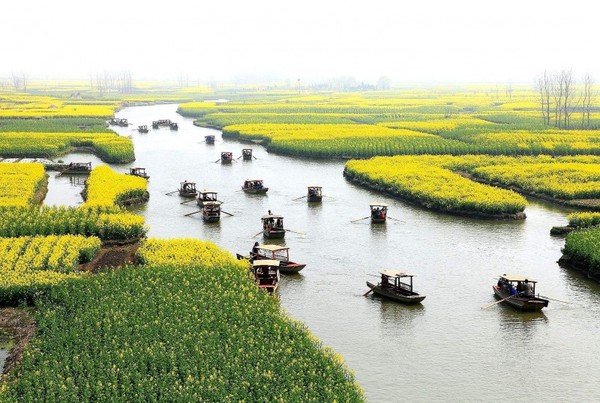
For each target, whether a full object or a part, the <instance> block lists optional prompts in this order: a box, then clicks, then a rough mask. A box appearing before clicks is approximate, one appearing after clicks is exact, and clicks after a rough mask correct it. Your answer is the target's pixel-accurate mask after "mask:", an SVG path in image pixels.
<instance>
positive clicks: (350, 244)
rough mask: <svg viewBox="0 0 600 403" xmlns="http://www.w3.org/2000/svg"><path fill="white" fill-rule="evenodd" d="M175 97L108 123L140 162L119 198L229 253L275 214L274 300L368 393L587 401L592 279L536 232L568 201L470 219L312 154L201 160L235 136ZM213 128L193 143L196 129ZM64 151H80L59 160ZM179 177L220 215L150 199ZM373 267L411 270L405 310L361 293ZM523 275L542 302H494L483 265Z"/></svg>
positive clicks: (152, 221)
mask: <svg viewBox="0 0 600 403" xmlns="http://www.w3.org/2000/svg"><path fill="white" fill-rule="evenodd" d="M175 111H176V105H157V106H143V107H130V108H125V109H123V110H121V111H120V112H118V113H117V117H124V118H127V119H129V122H130V123H132V124H133V126H130V127H128V128H115V130H116V131H117V132H118V133H119V134H121V135H130V136H131V137H132V139H133V141H134V143H135V150H136V156H137V160H136V162H135V163H134V164H128V165H114V166H113V168H114V169H115V170H116V171H119V172H127V171H128V168H129V167H131V166H140V167H145V168H146V170H147V172H148V174H149V175H150V181H149V185H148V187H149V192H150V201H149V202H148V204H147V205H145V206H141V207H137V208H136V209H134V211H136V212H137V213H139V214H142V215H143V216H144V217H145V219H146V222H147V224H148V225H149V226H150V231H149V234H148V235H149V237H157V238H181V237H190V238H201V239H208V240H211V241H213V242H215V243H216V244H217V245H219V246H221V247H223V248H225V249H227V250H229V251H231V252H232V253H236V252H237V253H247V252H248V251H249V250H250V249H251V247H252V245H253V243H254V242H255V241H257V240H258V241H262V237H254V235H255V234H256V233H257V232H259V231H260V230H261V223H260V217H261V216H262V215H263V214H266V212H267V211H268V210H272V211H273V213H278V214H282V215H283V216H284V217H285V225H286V227H287V228H288V229H290V230H294V231H296V232H301V233H305V235H301V234H296V233H288V234H287V235H286V238H285V241H284V243H285V245H287V246H289V247H290V257H291V259H292V260H294V261H298V262H304V263H307V266H306V268H305V269H304V270H303V271H302V272H301V274H299V275H296V276H284V277H283V279H282V283H281V286H280V289H279V294H280V297H281V305H282V307H283V308H284V309H285V311H287V312H288V313H289V314H290V315H291V316H292V317H294V318H296V319H298V320H301V321H303V322H305V323H306V324H307V326H308V327H309V328H310V330H311V331H312V332H313V333H314V334H315V335H316V336H317V337H318V338H319V339H320V340H322V342H323V344H325V345H328V346H331V347H332V348H333V349H334V350H335V351H336V352H338V353H340V354H341V355H342V356H343V357H344V359H345V361H346V364H347V365H348V366H349V367H350V368H351V369H352V370H353V371H354V373H355V375H356V378H357V380H358V382H359V383H360V384H361V385H362V387H363V388H364V390H365V393H366V397H367V399H368V401H370V402H381V401H405V400H412V401H436V400H438V401H439V400H444V401H448V400H451V401H457V400H459V401H465V400H476V401H481V400H497V399H501V400H504V399H509V400H512V401H531V400H533V399H535V400H541V401H557V400H565V399H566V400H570V401H573V400H592V399H594V400H595V399H597V398H599V397H600V382H598V381H597V380H598V377H599V376H600V360H599V359H598V358H597V357H599V356H600V343H599V342H598V335H599V331H598V330H599V326H600V325H599V323H600V309H599V308H598V307H599V306H600V287H599V286H598V285H597V284H596V283H594V282H591V281H589V280H587V279H586V278H584V277H583V276H581V275H579V274H577V273H574V272H571V271H568V270H565V269H563V268H561V267H559V266H558V264H557V263H556V261H557V260H558V258H559V257H560V256H561V247H562V246H563V244H564V240H563V239H560V238H553V237H551V236H550V235H549V231H550V228H551V227H552V226H553V225H564V224H566V222H567V220H566V215H567V213H568V210H566V209H563V208H559V207H554V206H552V205H548V204H542V203H539V202H535V201H530V205H529V206H528V207H527V209H526V213H527V219H526V220H524V221H506V222H504V221H486V220H478V219H470V218H464V217H455V216H450V215H444V214H439V213H435V212H431V211H427V210H425V209H422V208H417V207H413V206H410V205H408V204H405V203H403V202H401V201H397V200H394V199H391V198H389V197H387V196H384V195H380V194H377V193H374V192H372V191H370V190H366V189H362V188H360V187H357V186H355V185H353V184H351V183H348V182H347V181H346V180H345V179H344V178H343V176H342V171H343V167H344V163H343V162H341V161H312V160H303V159H294V158H288V157H283V156H278V155H273V154H269V153H267V152H266V151H265V149H264V148H263V147H261V146H252V148H253V149H254V155H255V156H256V158H257V159H255V160H253V161H251V162H244V161H242V160H241V158H240V159H239V160H236V161H234V163H233V164H232V165H230V166H228V165H221V164H220V163H216V162H215V161H216V160H218V159H219V158H220V152H221V151H231V152H233V154H234V158H237V157H238V156H240V155H241V149H242V148H247V147H249V146H248V145H247V144H241V143H238V142H235V141H227V140H222V138H221V136H220V131H217V130H212V129H205V128H199V127H195V126H193V124H192V119H187V118H183V117H181V116H179V115H177V114H176V112H175ZM158 119H171V120H173V121H176V122H178V124H179V130H178V131H171V130H169V129H168V128H161V129H158V130H151V131H150V132H149V133H147V134H141V133H138V132H137V131H135V130H134V129H132V128H136V127H137V126H138V125H142V124H146V125H148V126H149V127H151V122H152V121H153V120H158ZM207 134H215V135H216V136H217V143H216V144H215V145H207V144H206V143H204V136H205V135H207ZM65 160H66V161H93V164H94V166H96V165H97V164H98V163H99V162H98V159H97V158H95V157H93V156H89V155H76V154H73V155H69V156H67V157H66V158H65ZM246 178H260V179H263V180H264V182H265V186H268V187H269V188H270V190H269V192H268V194H267V195H265V196H256V195H246V194H245V193H243V192H241V191H240V187H241V185H242V183H243V181H244V179H246ZM183 180H188V181H194V182H196V183H197V187H198V188H199V189H203V188H207V189H213V190H215V191H217V192H219V199H220V200H222V201H223V202H224V204H223V206H222V208H223V210H225V211H227V212H229V213H231V214H233V217H230V216H226V215H223V216H222V218H221V221H220V222H219V223H216V224H205V223H204V222H203V221H202V218H201V217H200V215H192V216H190V217H186V216H184V215H185V214H187V213H191V212H193V211H196V210H197V209H196V208H195V207H194V204H193V203H190V204H188V205H181V204H180V202H181V201H183V199H180V198H179V197H178V196H176V195H166V194H167V193H169V192H172V191H174V190H176V189H178V187H179V183H180V182H181V181H183ZM311 184H316V185H320V186H323V193H324V194H325V198H324V199H323V203H322V204H320V205H308V204H307V203H306V201H305V200H304V199H301V200H294V199H295V198H298V197H300V196H302V195H304V194H305V193H306V186H307V185H311ZM49 187H50V190H49V195H48V198H47V201H46V203H47V204H69V205H77V204H78V203H81V199H80V198H79V195H78V192H79V191H80V190H81V184H77V183H71V182H70V181H69V179H68V178H54V177H51V180H50V186H49ZM372 201H382V202H385V203H387V204H389V216H390V217H393V218H395V219H397V220H399V221H394V220H389V221H388V223H387V224H384V225H377V226H372V225H371V224H369V222H368V221H367V220H364V221H358V222H356V223H352V222H351V220H354V219H358V218H361V217H365V216H368V214H369V203H370V202H372ZM381 269H402V270H406V271H410V272H413V273H415V274H416V277H415V289H416V291H417V292H419V293H421V294H425V295H426V296H427V298H426V299H425V300H424V301H423V304H422V305H421V306H412V307H411V306H405V305H401V304H396V303H393V302H389V301H385V300H382V299H379V298H377V297H373V296H368V297H364V296H363V294H364V293H365V292H366V291H367V290H368V288H367V287H366V285H365V281H366V280H377V279H376V278H375V277H371V276H370V275H371V274H377V273H378V271H379V270H381ZM503 273H509V274H525V275H527V276H531V277H533V278H535V279H537V280H538V281H539V284H538V287H537V291H538V292H539V293H541V294H543V295H547V296H550V297H552V298H555V299H560V300H564V301H568V302H569V304H565V303H559V302H557V301H550V305H549V306H548V308H546V309H545V310H544V312H543V313H538V314H528V313H520V312H516V311H514V310H512V309H511V308H510V307H506V306H501V305H495V306H492V307H490V308H488V309H485V310H482V309H481V307H482V306H485V305H487V304H490V303H492V302H494V301H495V300H494V298H493V296H492V288H491V286H492V284H495V282H496V280H497V276H498V275H499V274H503Z"/></svg>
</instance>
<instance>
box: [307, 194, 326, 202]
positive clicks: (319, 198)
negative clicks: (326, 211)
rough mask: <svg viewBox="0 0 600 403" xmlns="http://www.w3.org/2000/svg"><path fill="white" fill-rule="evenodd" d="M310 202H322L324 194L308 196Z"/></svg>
mask: <svg viewBox="0 0 600 403" xmlns="http://www.w3.org/2000/svg"><path fill="white" fill-rule="evenodd" d="M306 199H307V200H308V202H309V203H320V202H321V201H322V200H323V196H306Z"/></svg>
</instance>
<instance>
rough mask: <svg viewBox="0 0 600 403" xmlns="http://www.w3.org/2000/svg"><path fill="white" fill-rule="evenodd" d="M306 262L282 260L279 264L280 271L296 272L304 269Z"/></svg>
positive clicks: (285, 272)
mask: <svg viewBox="0 0 600 403" xmlns="http://www.w3.org/2000/svg"><path fill="white" fill-rule="evenodd" d="M305 267H306V264H300V263H294V262H287V263H285V262H281V266H279V271H280V272H281V273H282V274H296V273H298V272H299V271H300V270H302V269H304V268H305Z"/></svg>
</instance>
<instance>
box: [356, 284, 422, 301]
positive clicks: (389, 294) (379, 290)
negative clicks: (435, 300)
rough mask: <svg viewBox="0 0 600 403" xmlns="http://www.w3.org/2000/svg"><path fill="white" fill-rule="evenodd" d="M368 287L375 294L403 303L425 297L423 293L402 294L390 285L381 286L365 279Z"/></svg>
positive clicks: (420, 299)
mask: <svg viewBox="0 0 600 403" xmlns="http://www.w3.org/2000/svg"><path fill="white" fill-rule="evenodd" d="M367 287H369V288H370V289H371V290H372V291H373V292H374V293H375V294H377V295H380V296H382V297H385V298H389V299H392V300H394V301H398V302H402V303H404V304H418V303H420V302H421V301H423V300H424V299H425V295H419V294H417V293H416V292H414V293H412V294H410V295H409V294H403V293H400V292H398V291H396V290H394V289H393V288H391V287H381V286H380V285H379V284H373V283H370V282H368V281H367Z"/></svg>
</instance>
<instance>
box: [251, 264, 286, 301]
mask: <svg viewBox="0 0 600 403" xmlns="http://www.w3.org/2000/svg"><path fill="white" fill-rule="evenodd" d="M280 263H281V262H280V261H279V260H271V259H265V260H257V261H255V262H254V263H253V264H252V269H251V270H252V274H254V279H255V281H256V285H257V286H258V287H259V288H262V289H263V290H265V291H267V292H268V293H269V294H272V293H274V292H275V291H277V288H278V287H279V280H280V275H279V265H280Z"/></svg>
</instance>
